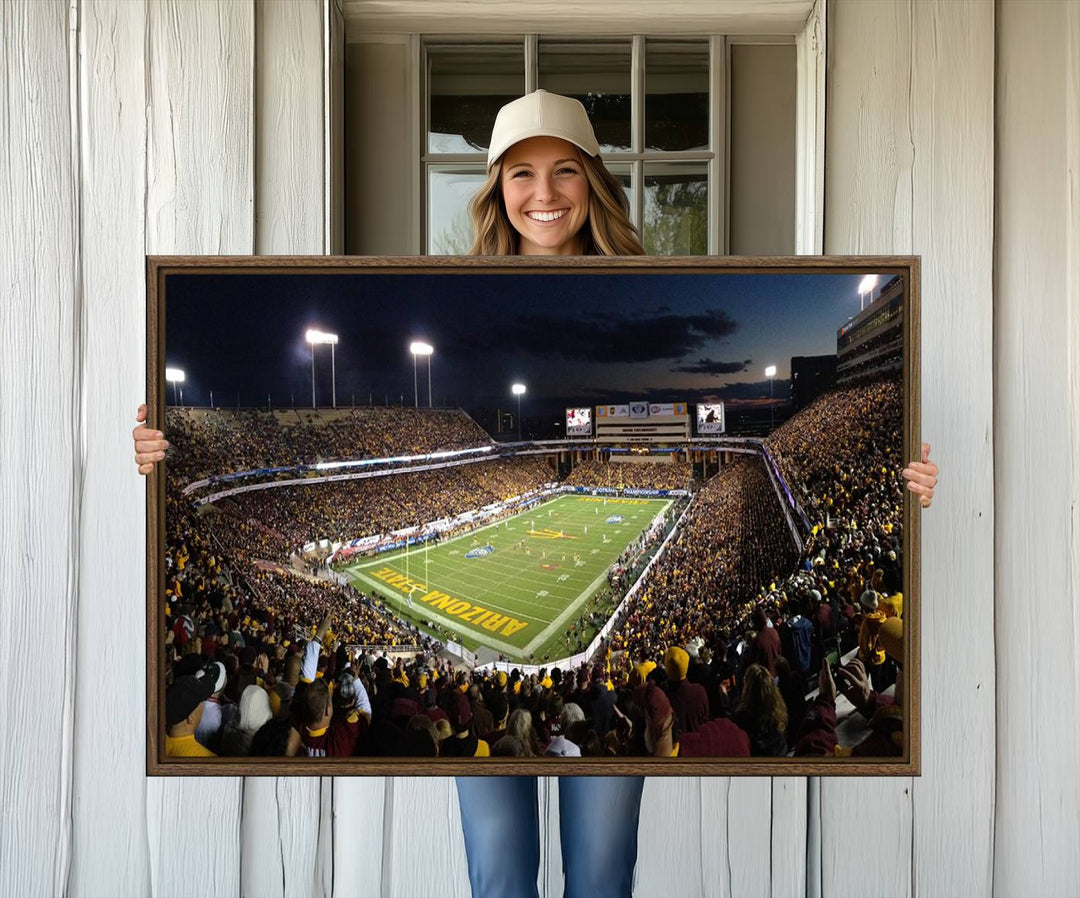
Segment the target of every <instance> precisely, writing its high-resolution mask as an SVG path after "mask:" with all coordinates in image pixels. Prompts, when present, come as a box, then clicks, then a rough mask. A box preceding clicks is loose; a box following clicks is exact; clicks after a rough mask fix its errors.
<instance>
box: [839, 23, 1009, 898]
mask: <svg viewBox="0 0 1080 898" xmlns="http://www.w3.org/2000/svg"><path fill="white" fill-rule="evenodd" d="M830 10H831V13H832V14H831V19H830V23H831V29H830V34H829V56H830V58H831V59H832V60H833V62H834V65H833V66H832V67H831V68H830V95H829V96H830V109H829V115H828V121H829V123H830V124H829V133H828V143H827V171H826V185H827V187H826V189H827V200H826V203H827V209H828V213H827V216H826V243H825V249H826V252H898V253H909V252H910V253H916V254H921V255H922V257H923V269H922V273H923V281H922V297H923V304H922V310H921V311H922V315H923V319H922V329H921V330H922V336H923V351H922V358H923V364H922V372H921V373H922V378H921V383H922V397H921V400H922V412H921V413H922V434H923V437H924V438H926V439H927V441H928V442H930V443H932V444H933V447H934V450H933V457H934V459H935V460H936V461H937V462H938V463H939V465H940V466H941V467H942V469H943V470H944V471H945V472H946V473H945V475H944V476H945V479H944V490H943V494H942V496H941V497H939V499H938V500H937V501H936V502H935V508H934V510H933V511H932V512H931V513H929V514H928V515H926V516H924V523H923V526H924V528H925V534H924V537H923V541H922V586H923V589H922V605H921V610H922V616H923V619H922V641H923V646H924V648H923V651H922V682H923V689H922V714H923V733H924V734H930V733H933V734H934V736H933V737H932V738H924V739H923V740H922V744H923V762H922V764H923V776H922V778H921V779H919V780H911V779H896V780H865V781H856V782H835V781H828V780H823V781H822V786H821V792H822V795H821V820H822V840H821V841H822V849H821V850H822V863H821V875H822V893H823V894H840V895H847V894H862V895H867V894H888V895H897V894H901V895H902V894H908V893H912V892H915V893H918V894H981V893H985V892H986V891H988V890H989V887H990V883H989V880H988V879H987V875H986V874H987V871H988V869H989V839H988V835H989V832H988V822H987V821H988V819H989V817H990V815H991V812H992V807H993V774H994V767H993V755H992V753H990V752H988V751H986V746H987V745H988V743H989V741H990V739H991V738H992V734H993V728H994V714H993V707H992V706H991V705H990V703H989V702H988V701H987V700H986V699H985V695H986V693H985V692H984V690H985V689H987V688H992V686H991V685H990V684H992V683H993V676H994V662H993V651H992V648H993V634H994V618H993V607H992V605H991V603H990V602H989V601H988V597H989V596H990V595H992V594H993V575H992V563H991V559H992V557H993V555H992V553H993V543H992V533H993V486H992V483H993V480H992V476H993V452H992V447H991V445H990V442H989V433H990V423H991V419H992V394H991V384H992V378H991V371H990V360H991V358H992V348H991V347H992V342H991V331H992V314H991V307H990V303H989V301H988V297H989V296H990V294H991V287H992V284H991V270H992V269H991V253H992V246H993V230H992V222H993V177H992V158H993V157H992V148H993V141H992V136H993V119H992V97H993V75H992V70H991V67H992V62H993V7H991V6H989V5H982V4H952V3H920V4H907V3H895V4H884V3H880V4H873V5H865V4H859V3H850V2H837V3H834V4H831V5H830ZM961 322H962V324H961ZM958 384H962V389H963V395H964V401H963V402H962V403H956V402H953V401H951V399H950V398H948V397H952V396H955V395H956V390H957V385H958ZM956 595H963V596H964V597H965V599H964V602H963V603H959V602H956V601H952V597H954V596H956ZM960 631H963V632H964V633H965V639H964V640H963V641H962V643H958V642H957V640H956V639H955V635H956V633H958V632H960ZM958 697H959V698H958ZM958 808H962V809H963V811H962V813H957V809H958ZM853 832H857V833H865V832H873V834H874V844H875V845H876V846H880V849H881V850H879V851H878V852H877V853H876V854H875V860H874V864H873V865H872V866H871V867H869V868H868V867H867V865H865V864H857V863H854V862H853V859H852V854H851V849H850V838H851V833H853ZM927 858H931V859H932V860H931V861H929V862H928V861H927V860H926V859H927ZM961 859H962V860H961Z"/></svg>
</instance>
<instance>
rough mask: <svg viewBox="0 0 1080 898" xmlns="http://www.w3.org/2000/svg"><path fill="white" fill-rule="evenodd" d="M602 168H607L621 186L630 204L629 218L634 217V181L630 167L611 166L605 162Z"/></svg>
mask: <svg viewBox="0 0 1080 898" xmlns="http://www.w3.org/2000/svg"><path fill="white" fill-rule="evenodd" d="M604 167H605V168H607V170H608V171H609V172H611V173H612V174H613V175H614V176H615V180H616V181H618V182H619V183H620V184H622V189H623V192H624V193H625V194H626V199H627V201H628V202H629V203H630V217H631V218H633V217H634V179H633V174H632V170H631V167H630V166H629V165H619V164H618V163H616V164H614V165H612V164H611V163H610V162H605V163H604Z"/></svg>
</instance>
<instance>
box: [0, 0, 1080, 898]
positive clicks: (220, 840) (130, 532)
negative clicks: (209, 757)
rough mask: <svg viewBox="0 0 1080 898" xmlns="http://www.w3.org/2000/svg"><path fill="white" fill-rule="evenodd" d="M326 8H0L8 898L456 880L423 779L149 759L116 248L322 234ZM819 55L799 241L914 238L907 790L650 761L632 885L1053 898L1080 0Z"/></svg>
mask: <svg viewBox="0 0 1080 898" xmlns="http://www.w3.org/2000/svg"><path fill="white" fill-rule="evenodd" d="M328 28H330V29H331V30H332V31H333V33H334V34H335V35H340V30H339V29H340V18H339V16H338V15H337V14H336V4H334V3H332V2H328V0H259V2H253V0H229V2H222V3H215V2H207V0H198V2H196V0H172V2H167V0H161V2H158V0H154V2H126V0H4V2H3V3H2V5H0V46H2V54H0V81H2V87H3V91H2V96H3V100H2V102H3V103H4V109H3V114H2V115H0V176H2V180H0V183H2V184H3V200H2V202H0V247H2V249H0V253H2V256H0V258H2V259H3V264H2V267H0V284H2V290H0V348H2V353H0V684H2V688H0V720H2V721H3V724H4V727H5V730H6V736H7V738H5V739H3V740H0V895H10V896H31V895H59V894H65V893H66V894H71V895H77V896H82V895H88V896H93V895H101V896H106V895H108V896H114V895H115V896H128V895H131V896H141V895H154V896H186V895H237V894H243V895H251V896H277V895H280V896H285V895H313V896H330V895H334V896H350V895H364V896H367V895H371V896H376V895H389V896H423V895H444V894H445V895H461V896H464V895H467V893H468V883H467V877H466V868H465V859H464V851H463V846H462V840H461V836H460V825H459V820H458V811H457V802H456V797H455V792H454V787H453V783H452V781H450V780H410V779H397V780H393V779H376V778H370V779H369V778H363V779H362V778H354V779H337V780H329V779H322V780H320V779H317V778H312V779H287V778H282V779H255V778H252V779H237V778H207V779H187V780H179V779H155V780H148V779H146V778H145V776H144V775H143V770H144V755H145V748H144V723H143V708H144V705H145V685H144V684H145V660H144V650H143V640H144V615H143V610H142V609H143V589H144V579H143V561H142V559H143V557H144V548H145V536H144V525H143V514H144V507H145V506H144V502H145V493H144V484H143V482H142V481H141V480H140V479H139V478H138V476H137V475H136V474H135V471H134V465H133V464H132V462H131V460H130V455H131V450H130V440H129V437H128V433H129V431H130V427H131V426H132V424H133V422H132V421H131V414H132V410H133V409H134V408H135V407H136V406H137V405H138V402H139V401H140V400H141V399H142V398H143V389H144V388H143V377H144V372H143V364H144V362H143V360H144V351H145V338H144V299H143V280H144V270H143V256H144V254H145V253H172V252H176V253H252V252H255V253H283V252H295V253H301V252H303V253H318V252H323V251H325V250H326V249H327V248H328V247H329V246H330V245H331V241H332V240H333V237H332V233H333V232H332V222H331V216H330V214H329V210H328V202H329V198H330V197H332V196H334V195H335V190H336V188H337V186H338V185H334V184H329V183H328V178H330V177H334V174H333V172H334V169H333V166H332V165H328V160H329V159H331V158H332V156H333V154H332V153H329V152H328V144H327V139H328V129H327V127H326V124H325V121H326V117H325V111H326V109H327V108H328V106H330V105H332V104H328V102H327V94H326V91H327V90H328V85H327V79H326V75H325V72H326V71H327V68H328V67H327V66H326V60H325V49H324V48H325V46H327V42H326V41H325V40H324V37H325V35H326V33H327V29H328ZM995 35H996V37H995ZM331 45H332V42H331ZM828 52H829V60H828V70H827V84H828V91H829V93H828V97H829V108H828V115H827V133H826V150H825V152H826V179H825V251H826V252H843V253H918V254H921V255H922V257H923V308H922V321H923V343H922V347H923V366H922V389H923V432H924V435H925V436H927V437H928V438H929V439H930V441H931V442H932V443H933V445H934V457H935V459H936V460H937V461H938V463H939V464H940V465H941V467H942V469H943V472H944V473H943V475H942V481H941V492H940V497H939V499H938V500H937V501H936V502H935V506H934V509H933V511H932V512H931V513H930V514H928V515H927V516H926V518H925V521H924V538H923V576H922V581H923V603H924V604H923V659H922V660H923V666H922V671H923V695H922V700H923V730H922V734H923V739H922V744H923V776H922V777H921V778H918V779H871V780H845V781H839V780H811V781H807V780H801V779H791V778H789V779H777V780H773V781H769V780H764V779H702V780H696V779H659V778H658V779H655V780H651V781H650V782H649V783H648V784H647V786H646V790H645V797H644V806H643V812H642V815H643V820H644V821H646V822H645V824H644V825H643V827H642V833H641V840H640V841H641V855H640V861H639V869H638V877H637V880H638V882H637V889H636V893H637V894H638V895H640V896H651V895H657V896H672V895H677V896H683V895H686V896H710V898H711V896H727V895H764V894H775V895H795V896H801V895H809V896H816V895H819V894H824V895H879V894H880V895H933V896H937V895H982V894H991V893H993V894H999V895H1006V896H1007V895H1017V894H1038V895H1075V894H1076V893H1077V891H1078V883H1080V768H1078V765H1077V764H1076V763H1075V757H1076V755H1077V752H1078V750H1080V723H1078V720H1080V716H1078V715H1077V713H1076V709H1077V706H1078V703H1080V502H1078V499H1080V183H1078V179H1080V174H1078V173H1080V4H1076V3H1065V2H1056V0H1055V2H1045V3H1021V2H1017V3H1013V2H999V3H998V4H996V5H994V4H990V3H982V2H971V3H962V2H951V0H936V2H902V0H896V2H892V0H889V2H885V0H881V2H877V3H864V2H860V0H833V2H830V4H829V28H828ZM328 172H329V173H330V174H328ZM544 795H545V807H546V808H547V811H546V816H545V819H546V821H547V822H548V826H547V829H546V831H545V835H544V852H543V854H544V861H543V863H544V869H543V874H542V879H543V882H544V885H545V888H546V891H547V894H550V895H553V896H557V895H558V894H560V886H559V881H560V877H559V867H560V857H559V849H558V834H557V829H556V828H554V827H553V826H551V822H552V821H554V820H556V819H557V817H556V813H557V810H556V808H555V805H556V804H557V790H556V789H555V788H553V783H545V792H544Z"/></svg>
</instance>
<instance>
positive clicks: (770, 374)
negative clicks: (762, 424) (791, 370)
mask: <svg viewBox="0 0 1080 898" xmlns="http://www.w3.org/2000/svg"><path fill="white" fill-rule="evenodd" d="M765 376H766V377H767V378H769V432H770V433H771V432H772V429H773V404H772V385H773V378H774V377H776V365H769V367H768V368H766V369H765Z"/></svg>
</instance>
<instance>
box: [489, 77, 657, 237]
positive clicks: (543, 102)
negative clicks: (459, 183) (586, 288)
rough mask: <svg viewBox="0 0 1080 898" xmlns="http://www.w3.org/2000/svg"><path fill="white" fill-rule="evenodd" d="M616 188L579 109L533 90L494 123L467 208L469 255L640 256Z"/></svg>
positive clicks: (623, 199)
mask: <svg viewBox="0 0 1080 898" xmlns="http://www.w3.org/2000/svg"><path fill="white" fill-rule="evenodd" d="M629 208H630V207H629V203H628V202H627V199H626V194H625V193H624V192H623V189H622V187H621V186H620V184H619V182H618V181H617V180H616V179H615V177H614V175H612V174H611V172H609V171H608V170H607V168H606V167H605V166H604V163H603V162H602V161H601V160H600V146H599V144H598V143H597V142H596V137H595V135H594V134H593V130H592V125H591V124H590V123H589V118H588V116H587V115H586V114H585V108H584V107H583V106H582V105H581V104H580V103H579V102H578V101H577V100H573V99H571V98H569V97H563V96H560V95H558V94H550V93H548V92H547V91H543V90H538V91H535V92H533V93H531V94H527V95H526V96H524V97H521V98H519V99H517V100H514V101H513V102H512V103H507V104H506V105H505V106H504V107H503V108H502V109H501V110H499V115H498V117H497V118H496V119H495V127H494V128H493V129H492V133H491V142H490V149H489V150H488V177H487V180H486V181H485V182H484V185H483V187H481V188H480V190H479V191H478V192H477V194H476V196H475V197H473V199H472V202H471V203H470V204H469V213H470V215H471V216H472V220H473V231H474V234H475V237H474V240H473V245H472V249H471V250H470V253H471V254H472V255H481V256H492V255H495V256H516V255H522V256H529V255H562V256H570V255H580V256H640V255H644V253H645V250H644V249H643V248H642V246H641V241H640V240H639V239H638V234H637V231H636V229H635V228H634V226H633V225H632V224H631V223H630V217H629Z"/></svg>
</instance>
